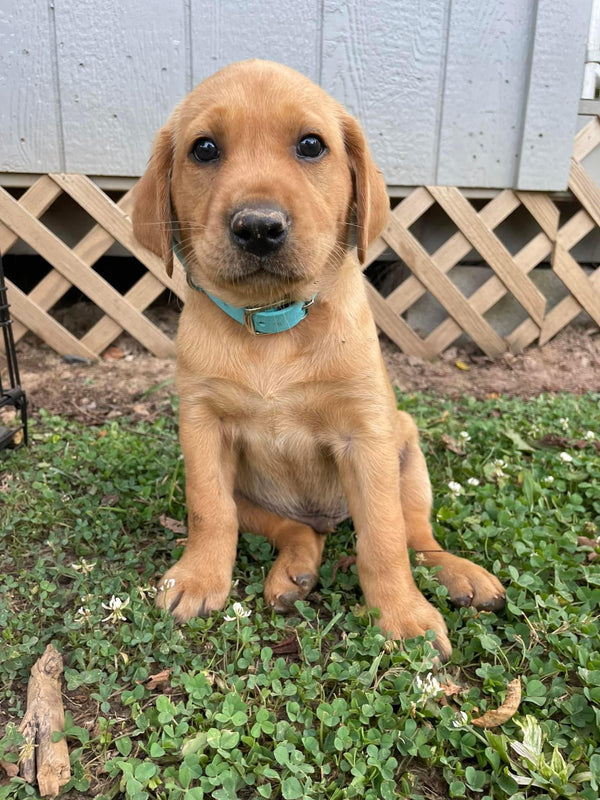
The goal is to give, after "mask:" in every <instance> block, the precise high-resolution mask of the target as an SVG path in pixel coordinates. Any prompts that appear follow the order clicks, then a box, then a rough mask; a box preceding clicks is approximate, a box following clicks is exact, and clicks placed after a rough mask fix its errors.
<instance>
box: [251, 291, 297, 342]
mask: <svg viewBox="0 0 600 800" xmlns="http://www.w3.org/2000/svg"><path fill="white" fill-rule="evenodd" d="M289 305H290V303H289V301H285V302H282V301H281V300H280V301H279V302H277V303H268V304H267V305H265V306H247V307H246V308H244V309H243V311H244V319H243V325H244V327H245V328H246V329H247V330H249V331H250V333H253V334H254V335H255V336H268V334H269V332H268V331H260V330H258V329H257V327H256V325H255V324H254V315H255V314H260V313H262V312H263V311H274V310H275V309H280V308H286V307H287V306H289Z"/></svg>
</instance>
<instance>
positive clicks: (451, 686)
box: [440, 680, 465, 697]
mask: <svg viewBox="0 0 600 800" xmlns="http://www.w3.org/2000/svg"><path fill="white" fill-rule="evenodd" d="M440 686H441V687H442V692H443V693H444V696H445V697H455V696H456V695H457V694H462V693H463V692H464V691H465V690H464V688H463V687H462V686H459V685H458V684H457V683H453V682H452V681H451V680H447V681H446V683H440Z"/></svg>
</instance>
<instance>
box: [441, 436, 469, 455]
mask: <svg viewBox="0 0 600 800" xmlns="http://www.w3.org/2000/svg"><path fill="white" fill-rule="evenodd" d="M441 439H442V444H443V445H444V447H445V448H446V450H450V452H452V453H456V454H457V455H459V456H464V454H465V447H464V445H463V444H462V443H461V442H459V441H458V440H457V439H453V438H452V436H449V435H448V434H447V433H442V436H441Z"/></svg>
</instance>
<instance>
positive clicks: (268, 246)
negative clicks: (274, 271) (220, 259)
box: [229, 206, 290, 256]
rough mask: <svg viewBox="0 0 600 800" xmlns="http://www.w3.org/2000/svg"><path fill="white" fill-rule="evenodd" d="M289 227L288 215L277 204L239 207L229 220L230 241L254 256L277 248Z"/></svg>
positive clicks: (264, 254) (283, 240)
mask: <svg viewBox="0 0 600 800" xmlns="http://www.w3.org/2000/svg"><path fill="white" fill-rule="evenodd" d="M289 227H290V220H289V217H288V215H287V214H286V213H285V211H284V210H283V209H282V208H279V206H249V207H246V208H240V209H238V210H237V211H234V212H233V214H232V215H231V220H230V222H229V231H230V235H231V240H232V242H233V243H234V244H235V245H237V246H238V247H241V248H242V250H247V251H248V252H249V253H253V254H254V255H255V256H266V255H268V254H269V253H274V252H275V251H276V250H279V248H280V247H281V245H282V244H283V243H284V242H285V239H286V236H287V234H288V230H289Z"/></svg>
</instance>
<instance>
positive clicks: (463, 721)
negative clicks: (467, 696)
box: [452, 711, 469, 728]
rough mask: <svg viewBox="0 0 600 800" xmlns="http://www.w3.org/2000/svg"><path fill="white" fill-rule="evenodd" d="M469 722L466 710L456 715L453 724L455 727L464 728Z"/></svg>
mask: <svg viewBox="0 0 600 800" xmlns="http://www.w3.org/2000/svg"><path fill="white" fill-rule="evenodd" d="M468 724H469V717H468V716H467V714H466V713H465V712H464V711H459V712H457V714H456V717H455V718H454V719H453V720H452V725H453V726H454V727H455V728H464V727H465V725H468Z"/></svg>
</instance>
